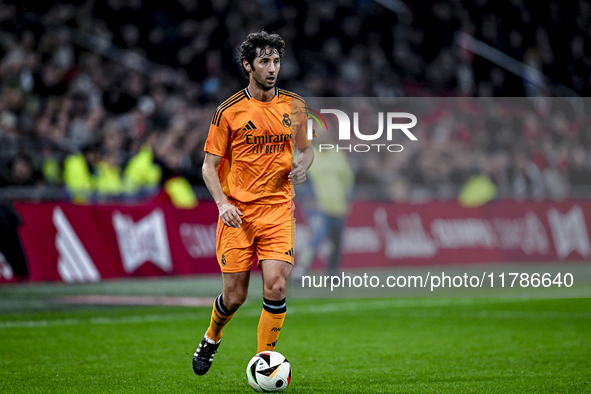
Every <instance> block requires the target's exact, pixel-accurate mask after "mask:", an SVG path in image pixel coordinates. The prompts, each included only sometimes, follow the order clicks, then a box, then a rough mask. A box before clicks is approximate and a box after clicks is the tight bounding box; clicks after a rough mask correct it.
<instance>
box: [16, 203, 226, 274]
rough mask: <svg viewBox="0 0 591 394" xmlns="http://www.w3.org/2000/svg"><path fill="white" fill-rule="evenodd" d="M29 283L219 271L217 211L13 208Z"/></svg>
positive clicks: (205, 206)
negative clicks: (18, 221) (19, 220)
mask: <svg viewBox="0 0 591 394" xmlns="http://www.w3.org/2000/svg"><path fill="white" fill-rule="evenodd" d="M15 208H16V209H17V211H18V212H19V213H20V215H21V217H22V219H23V225H22V227H21V228H20V236H21V241H22V244H23V248H24V249H25V255H26V256H27V259H28V262H29V277H30V280H32V281H39V280H64V281H66V282H88V281H99V280H100V279H102V278H116V277H126V276H127V277H129V276H155V275H183V274H201V273H213V272H219V268H218V264H217V262H216V259H215V230H216V221H217V216H218V210H217V208H216V206H215V204H214V203H212V202H209V201H204V202H201V203H200V204H199V206H197V207H196V208H195V209H191V210H184V209H176V208H174V207H173V206H172V205H170V204H166V203H151V204H145V205H134V206H126V205H117V206H112V205H98V206H83V205H71V204H53V203H42V204H30V203H20V204H15Z"/></svg>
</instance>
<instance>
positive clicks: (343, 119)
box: [305, 107, 417, 153]
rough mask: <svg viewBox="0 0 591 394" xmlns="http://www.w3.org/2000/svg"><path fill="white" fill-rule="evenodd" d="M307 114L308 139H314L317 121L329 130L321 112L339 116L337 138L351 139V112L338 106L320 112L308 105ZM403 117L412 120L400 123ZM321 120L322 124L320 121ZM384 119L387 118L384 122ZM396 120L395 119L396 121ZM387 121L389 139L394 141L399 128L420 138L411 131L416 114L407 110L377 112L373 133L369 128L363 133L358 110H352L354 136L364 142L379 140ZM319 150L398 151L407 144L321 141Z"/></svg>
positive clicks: (322, 127) (415, 123)
mask: <svg viewBox="0 0 591 394" xmlns="http://www.w3.org/2000/svg"><path fill="white" fill-rule="evenodd" d="M305 109H306V112H305V114H306V115H308V124H307V132H308V138H309V139H312V137H313V135H314V130H313V129H314V122H316V123H317V124H318V126H319V127H320V129H321V130H324V129H325V130H326V132H328V125H327V123H326V120H325V119H324V117H323V116H322V115H321V114H333V115H335V116H336V118H337V122H338V125H339V130H338V139H339V141H350V140H351V119H350V118H349V115H347V114H346V113H345V112H344V111H341V110H338V109H326V108H323V109H321V110H320V112H318V111H315V110H313V109H312V108H309V107H306V108H305ZM400 119H407V120H410V122H406V123H398V122H397V121H398V120H400ZM320 120H322V123H321V122H320ZM384 120H385V121H384ZM395 120H396V121H395ZM384 123H386V127H385V129H386V140H387V141H392V140H393V137H394V135H395V132H396V131H402V132H403V133H404V134H405V135H406V136H407V137H408V138H409V139H410V140H411V141H417V137H415V135H414V134H413V133H412V132H411V131H410V129H411V128H413V127H414V126H416V125H417V117H416V116H415V115H413V114H411V113H408V112H386V113H384V112H378V130H377V131H376V132H374V133H373V134H365V133H367V132H368V130H363V132H362V131H361V130H360V129H359V113H358V112H353V133H354V134H355V137H357V138H358V139H360V140H362V141H377V140H378V139H380V138H382V135H383V134H384ZM318 149H319V151H320V152H322V151H325V150H330V149H336V150H337V151H339V150H347V151H349V152H352V151H354V152H362V153H363V152H369V151H371V150H376V151H377V152H380V151H381V150H385V151H388V152H392V153H396V152H402V150H403V149H404V147H403V146H402V145H400V144H379V143H372V144H349V145H339V144H336V145H335V144H324V143H323V144H320V145H319V146H318Z"/></svg>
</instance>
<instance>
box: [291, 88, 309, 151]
mask: <svg viewBox="0 0 591 394" xmlns="http://www.w3.org/2000/svg"><path fill="white" fill-rule="evenodd" d="M291 107H292V108H291V111H292V119H293V123H294V126H295V131H294V132H293V133H294V138H295V142H296V145H297V147H298V149H302V148H305V147H306V146H308V145H310V142H312V140H311V139H309V138H308V114H307V111H306V103H305V101H303V100H300V99H292V104H291Z"/></svg>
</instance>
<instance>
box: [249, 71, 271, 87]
mask: <svg viewBox="0 0 591 394" xmlns="http://www.w3.org/2000/svg"><path fill="white" fill-rule="evenodd" d="M252 77H253V79H254V81H255V82H256V84H257V85H258V86H259V87H260V88H261V89H263V90H264V91H269V90H271V89H273V88H275V83H276V82H277V74H275V79H274V80H273V83H269V82H267V78H263V76H262V75H261V74H259V73H258V72H256V71H253V72H252Z"/></svg>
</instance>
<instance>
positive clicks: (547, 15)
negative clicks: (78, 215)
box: [0, 0, 591, 200]
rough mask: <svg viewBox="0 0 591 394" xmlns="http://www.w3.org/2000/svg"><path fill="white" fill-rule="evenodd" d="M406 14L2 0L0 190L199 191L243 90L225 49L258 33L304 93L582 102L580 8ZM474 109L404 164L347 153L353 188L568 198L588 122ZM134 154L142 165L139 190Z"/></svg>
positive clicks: (585, 166) (475, 7) (429, 9)
mask: <svg viewBox="0 0 591 394" xmlns="http://www.w3.org/2000/svg"><path fill="white" fill-rule="evenodd" d="M383 3H388V2H383ZM392 3H393V4H397V2H395V1H393V2H391V4H392ZM405 3H406V6H405V7H406V8H407V10H406V11H404V12H398V13H394V12H392V11H391V10H388V9H386V8H384V7H383V6H382V5H380V4H378V2H374V1H369V0H338V1H337V0H335V1H314V2H302V1H288V0H284V1H280V0H257V1H250V2H247V1H237V0H236V1H231V0H216V1H197V0H172V1H170V2H168V3H167V4H166V6H165V7H164V6H163V5H162V4H159V3H158V2H148V1H142V0H88V1H80V0H79V1H71V2H35V1H26V0H23V1H20V2H18V3H16V2H15V3H11V2H4V3H1V2H0V29H1V30H2V34H1V35H0V84H1V86H0V186H24V185H55V186H61V185H63V184H64V181H65V179H71V177H72V176H73V177H76V176H77V175H76V174H78V172H77V171H78V169H79V167H75V166H74V165H73V164H72V163H74V164H76V163H78V164H81V163H83V162H85V163H86V165H87V167H88V171H89V172H90V174H91V175H92V176H93V179H95V178H94V176H95V175H96V176H98V179H99V181H97V183H99V184H100V185H102V186H99V188H98V191H99V194H100V195H99V196H98V197H97V196H93V197H92V198H95V199H97V200H111V199H113V198H121V197H122V196H127V197H129V196H130V195H134V194H138V193H139V192H138V191H140V190H144V189H149V190H157V189H158V187H159V185H162V184H163V183H164V182H165V181H166V180H167V179H170V178H172V177H175V176H178V175H181V176H183V177H184V178H185V179H186V180H187V181H188V182H189V183H190V184H192V185H202V184H203V181H202V179H201V173H200V167H201V163H202V161H203V144H204V140H205V138H206V137H207V131H208V129H209V124H210V121H211V117H212V115H213V113H214V111H215V108H216V107H217V105H219V104H220V103H221V102H222V101H223V100H225V99H226V98H227V97H229V96H230V95H231V94H233V93H234V92H236V91H237V90H239V89H240V88H242V87H244V86H245V85H246V83H247V81H246V80H245V79H244V76H243V74H242V71H241V69H240V67H239V66H238V63H237V61H236V58H237V53H236V48H237V47H238V46H239V44H240V43H241V42H242V41H243V40H244V38H245V37H246V35H247V34H248V33H249V32H252V31H257V30H261V29H266V30H268V31H275V32H277V33H279V34H280V35H281V36H282V37H283V38H284V40H285V41H286V43H287V46H286V54H285V58H284V62H283V64H282V69H281V75H280V80H279V84H280V86H281V87H282V88H285V89H288V90H292V91H295V92H297V93H298V94H300V95H302V96H305V97H306V96H307V97H313V96H316V97H326V96H367V97H371V96H386V97H390V96H467V97H473V96H484V97H488V96H547V95H556V94H557V90H556V89H557V88H556V86H566V87H567V88H568V89H571V90H572V91H573V92H576V93H578V94H579V95H581V96H585V95H587V96H588V95H590V93H591V78H590V74H591V73H590V70H591V58H590V57H589V56H588V55H587V53H589V50H588V49H589V45H590V44H591V28H590V27H591V11H590V7H589V3H588V2H586V1H582V0H581V1H578V2H573V3H572V4H571V3H569V4H566V3H560V2H558V1H550V2H533V1H526V0H506V1H496V0H495V1H492V0H476V1H467V0H464V1H462V0H453V1H445V2H429V3H428V4H427V5H422V3H421V5H420V6H419V5H418V3H411V2H405ZM401 4H404V3H401ZM405 7H403V8H405ZM409 15H410V16H411V17H410V18H409ZM460 32H465V33H468V34H470V35H472V36H474V37H476V38H478V39H480V40H482V41H483V42H485V43H487V44H490V45H492V46H494V47H496V48H498V49H500V50H502V51H504V52H505V53H507V54H508V55H510V56H512V57H513V58H515V59H517V60H519V61H523V62H525V63H526V64H528V65H530V66H531V67H532V69H535V70H539V71H540V72H542V73H544V74H545V75H546V76H547V77H548V79H547V80H539V79H538V80H535V77H536V75H537V74H534V75H532V78H531V79H528V78H525V79H522V78H520V77H517V76H515V75H513V74H511V73H509V72H507V71H505V70H504V69H502V68H500V67H498V66H496V65H495V64H493V63H491V62H489V61H488V60H485V59H483V58H481V57H478V56H475V55H474V54H473V53H471V52H470V51H467V50H462V49H461V48H460V46H459V45H458V44H457V40H458V33H460ZM86 34H90V36H91V37H96V38H98V39H100V42H104V43H107V44H106V45H107V46H110V45H113V46H114V47H116V48H122V49H124V50H126V51H127V52H128V53H133V54H135V55H137V56H138V58H140V59H145V60H144V62H145V61H147V62H148V63H149V64H152V65H154V64H157V65H158V66H155V67H152V68H149V71H146V69H142V68H140V67H135V68H134V67H129V64H126V65H124V64H123V63H124V62H120V61H118V60H119V59H118V58H117V56H116V55H113V56H108V48H106V47H105V46H101V45H98V47H97V46H96V45H95V46H94V47H92V46H89V45H87V44H85V43H84V42H83V41H81V40H80V38H81V37H82V36H83V35H86ZM99 53H100V54H99ZM114 53H115V54H116V53H117V52H114ZM106 54H107V55H106ZM476 107H477V108H476V109H472V110H471V111H468V112H466V113H463V112H455V111H447V112H446V111H444V110H442V111H443V112H444V113H446V114H447V115H444V116H438V117H435V118H436V120H435V121H433V123H431V124H430V125H429V126H422V127H423V130H422V131H421V136H422V138H420V140H421V145H420V149H417V150H416V151H412V149H411V151H410V152H411V153H412V154H410V153H409V154H408V155H380V156H375V157H373V156H372V159H371V160H363V161H359V162H356V161H355V160H356V159H353V160H352V163H353V167H354V170H355V175H356V181H357V182H358V183H359V184H366V185H368V187H369V188H368V189H367V190H379V191H380V195H381V196H385V197H386V198H393V199H395V200H404V199H411V200H416V199H428V198H453V197H454V193H457V190H456V189H457V185H461V184H462V182H465V181H466V178H467V175H468V174H471V173H474V171H475V168H477V169H478V171H480V172H484V173H487V174H489V175H490V177H491V179H492V180H493V181H494V182H495V183H496V184H497V185H498V189H499V195H500V196H503V197H505V196H506V197H536V198H537V197H545V196H552V197H563V196H568V195H570V194H569V193H571V192H572V190H574V189H573V185H574V186H576V185H578V184H583V185H587V183H588V182H589V177H588V175H589V173H590V169H591V163H590V156H589V153H588V151H589V149H588V148H589V144H590V143H591V141H590V139H589V135H588V129H589V124H588V122H587V123H585V119H587V118H585V117H584V115H583V116H582V117H581V116H580V114H571V113H569V111H568V110H567V111H552V110H551V111H550V112H548V113H546V114H542V115H541V116H540V115H539V110H538V109H536V108H537V107H533V109H531V110H525V111H524V112H521V113H519V112H513V111H508V112H507V113H503V114H502V115H503V116H500V115H499V114H496V113H491V111H492V110H491V109H490V108H486V106H479V105H476ZM528 114H529V115H528ZM484 115H486V116H484ZM530 115H531V116H530ZM501 118H502V119H503V120H500V119H501ZM573 124H574V125H573ZM573 129H576V130H577V132H573ZM69 159H71V160H69ZM146 160H147V161H151V162H153V164H154V166H155V167H150V168H151V171H152V172H151V173H150V174H149V175H147V176H145V177H144V178H145V179H143V178H142V177H138V176H137V171H138V169H140V170H141V169H142V168H148V167H149V166H143V167H142V166H140V165H139V164H138V162H143V161H146ZM69 164H72V166H70V168H68V165H69ZM82 166H83V165H82ZM154 168H157V169H158V170H154ZM378 169H379V171H378ZM384 169H386V170H387V171H384ZM134 171H135V173H134ZM376 171H378V172H376ZM69 177H70V178H69ZM140 178H142V179H140ZM450 185H451V186H450ZM92 187H96V185H95V186H92ZM372 188H373V189H372ZM454 190H455V191H454ZM140 194H141V193H140Z"/></svg>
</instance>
